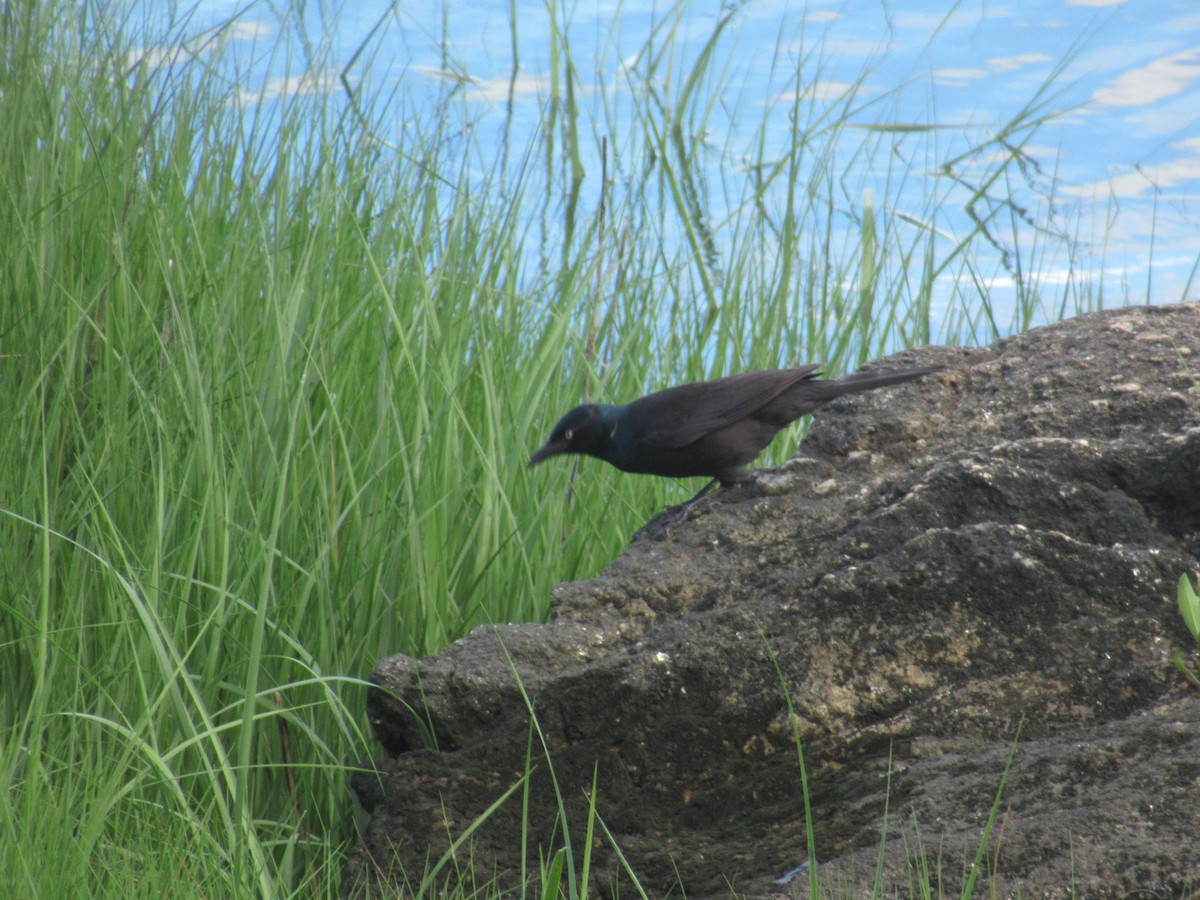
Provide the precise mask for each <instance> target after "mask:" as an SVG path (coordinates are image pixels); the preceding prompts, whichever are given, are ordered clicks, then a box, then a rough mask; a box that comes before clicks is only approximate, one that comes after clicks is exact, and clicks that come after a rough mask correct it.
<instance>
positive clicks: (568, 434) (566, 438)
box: [563, 428, 575, 441]
mask: <svg viewBox="0 0 1200 900" xmlns="http://www.w3.org/2000/svg"><path fill="white" fill-rule="evenodd" d="M573 437H575V429H574V428H568V429H567V430H566V431H564V432H563V440H564V441H569V440H571V438H573Z"/></svg>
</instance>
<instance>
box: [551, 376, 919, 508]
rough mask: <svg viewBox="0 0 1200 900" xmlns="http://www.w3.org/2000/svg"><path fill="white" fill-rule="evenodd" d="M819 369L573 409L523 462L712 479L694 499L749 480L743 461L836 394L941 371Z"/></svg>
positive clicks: (686, 386) (707, 384)
mask: <svg viewBox="0 0 1200 900" xmlns="http://www.w3.org/2000/svg"><path fill="white" fill-rule="evenodd" d="M818 368H819V367H818V366H799V367H798V368H795V369H770V370H767V371H764V372H745V373H743V374H741V375H730V376H729V377H727V378H718V379H716V380H714V381H697V382H694V383H692V384H681V385H679V386H678V387H673V388H667V389H666V390H665V391H658V392H657V393H654V394H650V395H649V396H647V397H643V398H642V399H640V400H634V401H633V402H632V403H626V404H624V405H623V406H614V405H609V404H605V403H589V404H586V405H584V406H577V407H575V408H574V409H573V410H571V411H570V412H569V413H567V414H566V415H565V416H563V417H562V418H561V419H560V420H559V422H558V424H557V425H555V426H554V430H553V431H552V432H550V439H549V440H548V441H546V443H545V444H543V445H542V447H541V448H540V449H539V450H538V451H537V452H536V453H534V454H533V457H532V458H531V459H530V460H529V465H530V466H531V467H532V466H535V465H537V464H538V463H540V462H541V461H542V460H545V459H549V458H550V457H552V456H558V455H560V454H563V453H583V454H586V455H588V456H594V457H596V458H597V459H602V460H604V461H605V462H607V463H611V464H612V465H614V466H616V467H617V468H618V469H620V470H621V471H623V472H640V473H643V474H647V475H662V476H664V477H667V478H690V477H693V476H698V475H705V476H708V477H709V478H711V479H712V481H710V482H709V483H708V484H707V485H705V486H704V488H702V489H701V491H700V493H699V494H697V495H696V497H699V496H700V494H703V493H705V491H707V490H708V489H709V488H711V487H712V486H713V484H714V483H716V482H720V484H721V487H729V486H731V485H733V484H737V483H738V482H740V481H746V480H747V479H749V478H750V475H749V473H748V472H747V470H746V468H745V466H746V464H747V463H749V462H751V461H752V460H753V459H754V458H755V457H757V456H758V454H760V453H761V452H762V451H763V449H764V448H766V446H767V445H768V444H769V443H771V441H772V440H773V439H774V437H775V435H776V433H777V432H778V431H779V429H781V428H783V427H784V426H786V425H788V424H790V423H792V422H794V421H796V420H797V419H799V418H800V417H801V416H803V415H806V414H808V413H810V412H812V411H813V410H815V409H818V408H819V407H822V406H824V405H825V404H826V403H828V402H829V401H830V400H833V399H834V398H835V397H840V396H841V395H842V394H853V393H857V392H858V391H870V390H873V389H875V388H879V387H884V386H885V385H889V384H898V383H899V382H902V381H908V380H910V379H913V378H920V377H921V376H922V375H928V374H929V373H930V372H936V371H938V370H939V369H941V368H942V367H941V366H930V367H928V368H924V369H901V370H899V371H896V372H883V373H880V374H878V375H874V374H870V375H851V376H850V377H849V378H843V379H842V380H840V381H817V380H816V377H817V376H818V375H819V374H820V372H818V371H817V370H818ZM696 497H693V498H692V499H693V500H694V499H696ZM689 502H690V501H689Z"/></svg>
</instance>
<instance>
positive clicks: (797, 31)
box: [172, 0, 1200, 333]
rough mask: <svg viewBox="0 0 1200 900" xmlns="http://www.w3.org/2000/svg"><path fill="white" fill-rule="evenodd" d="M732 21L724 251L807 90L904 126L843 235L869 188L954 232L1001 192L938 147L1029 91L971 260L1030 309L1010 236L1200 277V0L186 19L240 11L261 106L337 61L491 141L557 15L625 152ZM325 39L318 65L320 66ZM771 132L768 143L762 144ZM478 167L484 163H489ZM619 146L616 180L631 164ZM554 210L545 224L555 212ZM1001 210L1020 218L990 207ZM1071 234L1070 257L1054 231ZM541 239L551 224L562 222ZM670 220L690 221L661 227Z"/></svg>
mask: <svg viewBox="0 0 1200 900" xmlns="http://www.w3.org/2000/svg"><path fill="white" fill-rule="evenodd" d="M514 20H515V23H516V27H515V28H514V27H513V22H514ZM230 22H233V23H234V24H233V25H232V27H230V26H229V23H230ZM721 22H725V24H724V25H723V27H722V28H721V29H720V37H719V40H718V41H717V42H716V43H715V45H714V46H715V49H714V56H715V58H717V59H719V60H720V64H719V65H718V66H717V71H718V72H719V73H720V76H721V83H722V85H723V87H722V89H721V90H719V91H717V92H715V94H714V97H713V104H712V111H711V113H710V115H709V116H707V117H706V118H704V119H703V126H704V128H705V129H708V130H707V132H706V133H705V134H702V135H698V136H696V137H698V138H699V139H700V140H701V141H702V145H703V147H704V148H705V149H706V151H707V159H706V163H705V165H706V166H707V167H708V169H709V175H710V179H711V182H712V184H713V185H716V186H717V188H718V189H716V190H712V191H710V192H709V194H708V196H707V197H706V198H705V200H706V204H707V205H706V208H705V213H706V222H707V224H708V225H710V226H711V228H712V234H713V242H714V243H713V252H714V253H716V254H718V255H719V253H720V249H721V240H722V233H721V232H722V228H723V227H726V226H727V225H728V223H729V221H730V220H729V217H730V216H731V215H733V213H734V209H735V207H736V204H737V203H738V202H741V201H740V200H739V199H738V198H739V197H740V196H741V195H740V194H739V193H738V190H736V189H734V190H732V192H731V191H730V190H729V189H728V186H729V185H731V184H735V183H739V180H740V183H742V184H744V183H745V181H746V179H747V178H749V170H750V168H752V167H751V166H750V162H751V161H753V160H755V159H756V158H761V157H762V156H764V155H765V156H766V157H767V158H768V159H769V158H771V157H772V155H773V154H776V153H778V154H782V153H783V152H785V150H786V147H787V145H788V142H789V141H790V140H791V137H790V130H789V129H790V114H791V110H792V104H793V103H794V102H795V100H796V93H797V90H799V91H800V93H801V101H802V103H803V106H804V109H805V111H806V112H805V114H806V115H808V116H813V115H814V114H813V110H821V109H827V110H830V111H831V112H832V113H836V114H838V115H843V116H846V117H848V118H849V119H850V121H851V122H854V123H856V124H860V125H861V126H862V127H863V128H870V127H872V126H878V125H879V124H880V123H883V124H886V125H889V126H893V127H894V129H895V130H894V131H893V132H892V133H891V135H890V136H889V137H888V140H890V141H891V143H890V144H888V145H887V146H886V147H884V149H883V150H882V151H881V154H882V155H877V156H874V157H872V158H870V159H863V160H862V161H856V160H855V159H848V160H845V161H842V162H840V163H839V166H842V167H843V168H842V169H840V171H844V172H845V173H848V175H844V176H842V178H841V179H840V180H841V183H840V184H837V185H833V186H832V187H833V191H834V194H835V198H834V200H835V206H837V207H838V208H839V210H840V212H841V215H842V218H843V219H844V220H845V223H844V227H845V228H846V229H847V233H848V234H849V235H850V237H851V238H853V231H854V229H855V228H857V227H861V216H862V212H863V209H864V208H865V206H866V205H868V204H870V203H872V202H879V203H880V209H879V210H877V212H878V213H879V214H880V215H883V216H889V217H892V220H893V221H895V222H899V223H905V222H911V223H913V225H914V227H916V226H919V227H923V228H937V229H938V230H939V232H943V231H944V232H945V235H946V240H945V242H944V243H945V246H947V247H951V246H953V243H954V241H955V240H956V239H958V238H960V237H961V235H963V234H964V233H967V232H969V231H970V229H971V228H972V227H973V224H974V223H975V222H976V221H977V219H976V218H973V216H975V217H977V216H980V215H983V214H985V213H986V208H987V204H988V202H995V201H994V199H993V200H992V201H988V200H987V199H986V198H985V199H982V200H981V199H980V198H979V197H977V196H976V194H975V192H976V191H977V190H978V189H979V187H980V185H979V183H978V182H976V181H975V180H973V179H974V177H975V176H976V175H978V174H980V173H982V172H983V171H984V170H985V166H984V165H983V160H981V159H980V158H978V157H975V158H971V157H964V158H963V159H962V160H960V163H959V166H958V167H957V168H956V169H955V170H954V172H953V177H949V178H948V177H946V176H947V172H946V171H945V170H944V169H943V168H942V167H943V166H944V164H945V161H946V160H949V159H954V158H955V157H956V155H957V154H958V153H959V152H962V153H965V152H966V151H967V150H969V148H971V147H977V146H979V145H980V144H981V143H983V142H984V141H986V140H988V139H990V138H994V137H995V136H996V135H997V133H998V132H1000V131H1001V130H1003V129H1004V128H1005V126H1006V124H1007V123H1011V122H1012V121H1013V120H1014V118H1017V117H1019V116H1020V115H1021V112H1022V110H1027V109H1028V108H1029V107H1030V104H1033V106H1034V108H1035V109H1036V110H1037V111H1038V112H1039V114H1040V113H1041V112H1054V113H1055V114H1056V118H1055V120H1054V121H1053V122H1052V123H1050V124H1048V125H1045V126H1043V127H1041V128H1040V129H1038V131H1037V132H1036V134H1035V135H1034V137H1033V139H1032V142H1030V143H1025V144H1023V145H1022V141H1024V140H1025V139H1026V137H1027V134H1026V133H1025V132H1023V131H1022V130H1021V129H1020V128H1017V129H1015V130H1014V131H1013V133H1012V135H1011V136H1010V137H1009V139H1008V143H1009V146H1010V147H1012V146H1017V145H1021V146H1020V149H1021V152H1022V156H1021V161H1022V166H1021V167H1013V169H1012V170H1011V174H1010V176H1009V178H1008V179H1006V183H1004V184H997V185H993V186H992V190H991V192H990V193H991V195H992V196H993V197H1011V198H1013V199H1014V200H1016V205H1017V206H1019V207H1020V211H1022V212H1023V211H1028V217H1027V218H1028V221H1027V222H1024V221H1017V222H1016V224H1015V225H1013V226H1012V230H1011V232H1010V233H1007V234H1004V233H999V232H998V233H996V234H995V235H994V239H995V242H996V248H995V256H994V260H993V262H994V266H992V267H989V268H987V269H986V271H984V272H983V273H982V275H981V277H982V278H983V280H984V281H985V282H986V284H987V287H988V288H989V290H990V293H991V295H992V297H993V301H994V302H995V303H996V304H997V307H998V308H1000V309H1002V310H1006V311H1011V310H1012V309H1013V308H1014V307H1015V306H1016V295H1017V292H1018V287H1019V286H1018V285H1017V284H1016V283H1015V279H1019V277H1020V276H1019V273H1014V271H1013V265H1012V261H1011V259H1010V258H1008V254H1009V253H1010V252H1013V251H1016V252H1017V253H1019V254H1021V255H1027V254H1031V255H1033V256H1034V257H1035V258H1036V259H1037V264H1038V278H1039V284H1040V285H1041V289H1042V290H1045V291H1049V292H1050V293H1053V289H1054V288H1055V286H1058V287H1060V288H1061V287H1063V285H1064V284H1065V283H1066V282H1067V281H1068V280H1072V279H1076V280H1077V279H1079V277H1080V273H1081V272H1082V273H1086V277H1087V278H1088V279H1089V282H1090V283H1089V285H1088V287H1087V292H1088V294H1089V296H1091V297H1092V298H1093V299H1095V298H1101V299H1102V300H1103V302H1104V303H1105V304H1106V305H1115V304H1119V303H1126V302H1130V303H1143V302H1152V303H1169V302H1177V301H1180V300H1183V299H1195V298H1196V297H1197V296H1200V287H1198V286H1197V284H1195V283H1194V282H1193V278H1194V276H1195V274H1196V272H1195V270H1196V267H1197V264H1198V260H1200V218H1198V215H1197V214H1198V212H1200V210H1198V209H1197V199H1198V198H1200V5H1197V4H1196V3H1195V2H1194V0H1176V2H1169V0H1139V2H1128V3H1126V2H1120V0H1071V2H1065V0H1049V2H1037V3H1034V2H1020V0H1015V2H994V0H989V2H963V3H960V4H957V5H952V4H946V3H941V4H932V3H921V4H912V3H881V2H878V0H874V2H872V0H847V2H843V3H823V2H810V3H807V4H798V3H785V2H774V3H773V2H760V3H747V4H744V5H741V6H731V5H728V4H726V5H722V6H718V5H717V4H713V3H693V4H685V5H681V6H670V5H661V4H653V3H642V2H627V3H594V4H586V3H580V4H577V5H575V6H573V7H569V8H567V9H566V10H565V11H563V10H556V11H555V14H554V15H553V16H552V14H551V13H549V12H548V11H547V5H546V3H544V2H542V0H537V2H526V0H513V2H512V4H511V5H508V4H501V3H494V2H492V3H479V2H453V0H447V2H445V3H435V2H428V3H420V2H418V3H409V2H396V3H383V2H374V0H371V2H361V0H357V2H346V3H343V4H337V3H333V4H326V5H324V6H322V7H320V8H317V7H311V6H310V7H306V8H305V10H304V12H298V11H297V10H296V9H295V8H290V9H283V10H279V9H276V8H273V7H271V6H269V5H267V4H262V3H244V4H239V3H224V2H221V3H212V5H211V6H200V7H196V8H194V15H193V16H192V18H191V19H190V20H188V21H187V23H186V27H185V28H184V29H183V32H184V33H187V34H190V35H191V36H193V37H195V36H196V35H201V34H204V33H206V31H207V29H209V28H211V27H212V26H213V25H214V24H217V23H224V24H225V25H226V31H224V32H223V34H224V40H225V42H226V43H227V44H228V45H229V47H228V49H230V50H231V51H233V52H232V53H231V58H232V59H234V60H235V61H236V63H235V69H236V73H235V75H234V76H233V77H236V78H237V79H238V81H239V82H240V84H241V86H242V92H243V97H244V98H246V99H247V100H249V101H250V102H255V103H264V104H270V103H272V102H275V101H277V100H278V98H279V97H281V96H282V95H285V94H287V93H289V92H297V91H314V90H321V91H331V92H337V91H340V90H341V89H342V88H341V83H340V81H339V77H338V76H339V75H341V74H344V75H345V76H346V78H347V79H348V80H349V82H350V83H351V84H354V85H355V86H356V87H360V88H362V89H363V91H364V92H365V93H367V94H371V93H374V92H376V91H381V92H391V91H397V92H398V95H399V96H403V97H404V103H403V104H402V106H403V108H404V109H406V110H408V112H407V113H401V116H403V115H410V116H411V117H412V119H413V120H414V121H416V120H419V119H420V118H421V117H422V115H427V114H428V113H429V112H430V111H431V110H432V109H434V108H435V107H436V104H446V103H447V98H448V96H452V98H453V103H454V104H456V109H457V110H458V111H459V113H460V114H462V115H463V117H464V121H466V122H469V123H470V125H469V127H471V128H473V129H476V132H477V134H478V135H483V136H484V137H483V138H482V139H481V143H482V145H483V146H487V143H488V140H489V138H488V137H487V136H488V135H494V137H493V138H491V140H494V141H496V142H497V143H498V142H500V141H501V140H506V141H508V142H509V145H510V146H512V147H515V148H518V152H519V149H520V148H523V147H525V146H526V145H527V143H528V142H529V140H530V133H531V132H532V131H533V130H534V129H536V128H538V127H539V126H540V125H541V123H542V122H543V113H542V109H543V104H544V101H545V98H546V96H547V95H548V94H549V93H550V92H551V90H552V87H551V77H552V73H553V71H554V58H553V56H552V52H551V48H552V46H554V45H555V44H556V42H555V41H554V40H552V30H553V29H555V28H557V29H559V30H560V31H561V33H562V34H563V35H565V39H566V41H567V42H568V43H569V45H570V50H571V55H572V58H573V59H574V60H575V63H576V66H577V73H576V74H577V77H578V94H577V96H578V99H579V103H580V108H581V116H582V118H583V119H584V121H585V124H586V125H587V126H588V127H590V128H591V129H592V130H593V133H594V134H595V135H599V134H600V133H604V134H606V135H607V134H610V133H611V134H612V142H613V144H614V145H617V154H618V160H620V158H621V157H620V144H621V133H622V132H623V131H626V130H628V129H629V128H630V127H632V123H631V122H630V119H629V116H631V115H632V110H631V109H630V108H629V104H628V103H627V100H626V98H627V96H628V93H629V91H630V90H631V89H632V87H633V86H634V85H635V84H636V85H637V86H638V87H639V88H641V87H644V86H645V83H644V82H645V81H649V83H650V84H651V85H652V86H654V87H656V88H657V89H658V90H660V91H661V94H662V97H663V98H664V99H665V100H667V101H669V100H670V98H671V97H673V96H676V97H677V96H678V91H679V90H680V85H681V83H682V82H683V81H684V80H685V79H686V75H687V72H688V70H689V67H690V66H691V65H692V63H693V61H694V60H695V58H696V57H697V55H698V54H699V53H700V52H701V50H702V48H703V47H704V46H705V43H706V42H707V41H709V40H710V39H711V38H712V36H713V35H714V32H715V31H717V30H718V24H719V23H721ZM654 29H660V30H664V31H665V30H667V29H673V30H674V32H675V41H674V44H673V45H672V46H671V49H670V51H669V59H668V60H659V61H657V64H655V62H654V61H653V60H651V59H650V58H649V56H648V54H647V53H646V50H645V48H646V46H647V39H648V36H649V35H650V34H651V33H653V31H654ZM172 33H174V34H178V33H180V32H179V29H176V30H175V31H174V32H172ZM514 35H515V38H514ZM514 40H515V48H514ZM514 49H515V51H516V54H517V56H518V57H519V61H520V66H519V68H518V69H516V71H515V77H514V65H513V63H514ZM324 51H328V55H327V56H325V55H324ZM314 59H319V60H320V62H319V63H318V64H317V65H316V67H314V66H313V64H310V63H308V62H306V60H314ZM585 67H586V68H585ZM797 72H799V73H800V76H799V79H798V80H797V79H795V77H794V76H795V75H796V73H797ZM1047 84H1049V87H1048V88H1047V87H1046V85H1047ZM706 86H707V85H702V86H701V87H700V90H704V89H705V87H706ZM847 98H851V99H849V101H848V106H844V107H843V106H841V105H840V104H841V103H843V102H845V101H846V100H847ZM809 121H810V124H811V123H812V122H813V121H817V122H819V116H818V118H816V119H810V120H809ZM760 123H765V125H763V128H762V131H761V135H760V134H759V131H758V127H759V125H760ZM397 127H399V128H403V127H404V123H403V122H399V123H397ZM763 137H765V143H766V144H767V145H768V147H767V152H766V153H765V154H763V152H762V151H761V150H760V149H759V146H760V145H758V144H755V143H754V142H755V140H761V139H762V138H763ZM597 145H598V140H595V141H590V142H588V141H585V142H583V159H582V162H583V164H584V167H585V168H586V169H587V171H588V173H589V176H594V175H595V173H597V172H598V171H599V168H600V159H599V153H598V149H597ZM1003 146H1004V145H1003V144H995V145H993V148H992V151H991V152H999V151H1000V149H1001V148H1002V147H1003ZM846 152H847V153H849V152H850V151H849V150H847V151H846ZM885 163H886V164H885ZM477 165H478V166H479V167H480V169H481V172H482V170H483V169H484V168H486V166H487V165H488V161H487V160H483V159H481V160H480V161H479V162H478V163H477ZM618 165H619V163H618ZM626 166H627V167H628V168H627V169H626V170H625V171H618V172H616V173H615V177H616V178H617V179H622V178H625V179H629V178H631V177H632V173H631V171H630V170H629V169H631V168H632V165H631V164H630V163H628V162H626ZM939 174H940V177H941V181H940V182H939V186H938V187H936V188H932V189H931V187H930V184H931V182H932V180H933V179H934V178H935V176H938V175H939ZM901 178H902V179H903V184H902V185H901V186H899V187H897V183H896V182H897V179H901ZM597 183H598V182H597V179H596V178H595V177H590V178H589V182H588V185H587V186H585V188H584V193H583V196H582V198H581V205H588V204H591V206H593V207H594V206H595V204H596V194H595V191H596V190H598V188H596V184H597ZM722 188H724V189H722ZM589 190H590V191H591V192H592V193H590V194H589ZM931 193H932V194H934V195H937V196H940V197H942V198H943V199H942V201H941V205H940V206H939V208H938V209H939V212H938V217H937V219H936V221H935V220H930V219H929V218H928V216H929V211H928V208H927V206H926V203H927V200H926V198H927V197H928V196H929V195H930V194H931ZM873 198H879V200H878V201H874V200H873ZM972 201H974V203H975V206H974V208H972ZM555 218H556V217H548V222H549V224H547V223H546V222H543V223H540V224H537V226H536V227H540V228H542V229H545V228H551V229H553V228H554V227H555V225H554V220H555ZM1017 218H1018V220H1019V219H1020V216H1018V217H1017ZM1000 221H1003V222H1004V223H1010V222H1012V221H1013V216H1012V215H1008V216H1006V217H1004V218H1003V219H1002V220H997V222H995V223H993V224H992V225H991V226H990V227H991V228H998V223H999V222H1000ZM1064 234H1065V236H1066V237H1067V238H1069V240H1070V242H1071V244H1072V246H1073V248H1074V250H1073V251H1072V252H1071V253H1068V252H1067V251H1066V250H1065V249H1063V248H1064V246H1065V245H1063V244H1061V243H1056V239H1057V237H1062V236H1064ZM1151 235H1153V239H1152V240H1151ZM542 239H543V241H546V240H549V241H550V242H551V243H552V242H553V240H554V236H553V235H545V234H543V235H542ZM664 239H665V240H677V239H679V235H678V233H675V232H673V231H672V230H671V229H670V228H669V227H668V228H667V229H666V230H665V231H664ZM1043 246H1044V247H1045V248H1046V249H1044V250H1043V249H1041V248H1042V247H1043ZM1031 248H1033V249H1031ZM961 278H963V272H962V271H961V270H956V269H954V268H952V267H951V268H948V269H947V271H945V272H944V273H943V274H942V275H941V276H939V290H938V292H937V293H938V296H936V297H935V298H934V307H935V309H934V315H939V314H945V313H946V311H947V310H948V309H949V308H950V306H951V303H952V296H953V293H954V289H955V283H956V280H958V279H961ZM1055 302H1058V301H1051V302H1050V303H1049V306H1050V307H1051V308H1044V307H1043V308H1040V309H1038V310H1037V311H1035V313H1034V315H1033V318H1032V319H1030V320H1025V321H1019V320H1018V319H1019V317H1013V316H1012V315H1010V314H1009V313H1005V314H1001V315H997V316H996V317H995V318H996V320H997V330H998V331H999V332H1001V333H1004V332H1006V331H1009V330H1012V329H1014V328H1018V327H1027V326H1029V325H1032V324H1037V323H1038V321H1042V320H1044V319H1045V318H1047V317H1054V316H1055V315H1056V311H1055V309H1053V308H1052V307H1053V305H1054V303H1055Z"/></svg>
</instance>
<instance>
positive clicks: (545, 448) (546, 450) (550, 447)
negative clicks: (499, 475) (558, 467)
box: [525, 440, 567, 469]
mask: <svg viewBox="0 0 1200 900" xmlns="http://www.w3.org/2000/svg"><path fill="white" fill-rule="evenodd" d="M566 452H567V442H566V441H561V440H560V441H553V440H551V441H546V443H544V444H542V446H541V447H540V448H539V449H538V451H537V453H535V454H533V456H531V457H529V464H528V465H527V466H526V467H525V468H527V469H532V468H533V467H534V466H536V465H537V464H538V463H540V462H541V461H542V460H544V459H549V458H550V457H552V456H558V455H559V454H560V453H566Z"/></svg>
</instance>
